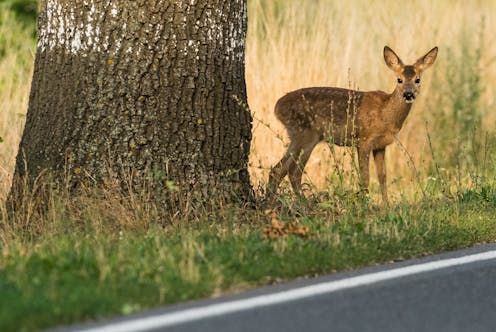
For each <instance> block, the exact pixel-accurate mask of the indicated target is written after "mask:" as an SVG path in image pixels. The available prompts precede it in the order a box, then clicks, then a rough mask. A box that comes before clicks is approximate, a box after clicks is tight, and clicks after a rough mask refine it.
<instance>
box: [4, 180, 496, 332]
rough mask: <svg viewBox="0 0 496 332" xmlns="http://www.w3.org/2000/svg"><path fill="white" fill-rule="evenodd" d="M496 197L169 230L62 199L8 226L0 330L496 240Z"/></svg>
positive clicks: (133, 213) (132, 211)
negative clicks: (42, 212) (44, 211)
mask: <svg viewBox="0 0 496 332" xmlns="http://www.w3.org/2000/svg"><path fill="white" fill-rule="evenodd" d="M495 195H496V192H495V191H494V190H493V189H489V188H483V189H481V190H480V191H467V192H465V193H464V194H462V195H460V197H459V198H457V199H456V200H453V201H448V200H434V201H425V202H420V203H416V204H413V205H412V204H407V203H402V204H399V205H397V206H395V207H394V208H391V209H385V208H381V207H377V206H374V205H371V204H369V203H367V202H364V201H361V200H357V199H355V198H354V197H352V198H349V199H348V200H346V199H344V200H340V201H337V200H328V199H317V198H314V199H311V200H304V201H298V200H296V201H295V200H294V199H293V198H291V197H284V202H281V205H280V207H279V209H278V211H277V212H272V213H270V214H267V213H264V212H262V211H258V210H247V209H240V208H237V207H224V208H219V207H216V208H213V209H206V208H205V209H203V210H197V211H196V212H192V213H191V214H190V215H189V216H185V217H182V218H178V217H170V218H169V219H167V218H166V219H162V220H163V221H166V224H163V225H162V224H160V223H157V222H155V223H153V222H150V221H151V220H153V216H154V215H155V213H156V212H158V211H157V210H155V209H154V208H153V207H152V208H149V209H140V208H137V207H144V206H146V203H144V202H139V200H138V201H135V203H136V204H137V205H133V204H131V203H129V202H127V203H122V202H126V201H122V200H121V199H120V198H122V197H118V196H116V195H114V194H112V193H110V192H106V193H104V192H100V193H98V194H97V193H95V192H91V193H89V194H88V195H87V196H85V197H79V198H78V199H72V204H68V202H70V201H71V199H69V198H67V197H65V196H64V195H63V194H61V193H57V194H56V195H54V196H52V198H51V199H50V202H51V203H50V206H49V209H48V211H46V213H44V214H43V217H42V218H40V217H37V216H36V213H37V212H36V211H33V213H32V218H33V219H32V220H31V221H30V220H29V219H27V218H26V217H25V218H19V217H18V218H16V220H15V221H16V222H15V223H11V224H8V225H4V227H2V237H1V243H2V244H1V247H0V253H1V257H2V259H1V260H0V291H1V294H2V296H1V297H0V307H1V308H2V310H1V312H0V330H2V331H23V330H26V331H27V330H35V329H40V328H46V327H50V326H55V325H60V324H69V323H74V322H81V321H85V320H93V319H97V318H102V317H110V316H113V315H120V314H129V313H132V312H136V311H140V310H143V309H146V308H152V307H155V306H158V305H163V304H168V303H176V302H180V301H185V300H190V299H196V298H205V297H209V296H215V295H219V294H222V293H228V292H236V291H240V290H243V289H248V288H251V287H255V286H257V285H266V284H271V283H274V282H280V281H283V280H288V279H292V278H297V277H302V276H315V275H318V274H321V273H327V272H331V271H336V270H347V269H352V268H357V267H360V266H366V265H369V264H375V263H379V262H388V261H391V260H398V259H406V258H409V257H416V256H419V255H425V254H430V253H435V252H439V251H444V250H449V249H454V248H460V247H465V246H470V245H473V244H476V243H481V242H488V241H493V240H494V239H496V218H495V217H494V216H495V215H496V197H495ZM25 216H27V214H25ZM33 223H36V224H33ZM290 225H291V226H290ZM290 229H298V230H300V231H296V232H294V231H289V230H290Z"/></svg>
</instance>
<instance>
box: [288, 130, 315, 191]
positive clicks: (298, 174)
mask: <svg viewBox="0 0 496 332" xmlns="http://www.w3.org/2000/svg"><path fill="white" fill-rule="evenodd" d="M319 142H320V135H318V133H315V132H310V131H308V132H306V133H304V135H302V137H301V140H300V144H301V149H300V153H299V155H298V156H297V158H296V159H295V165H294V167H290V168H289V181H290V182H291V187H292V188H293V191H294V192H295V194H297V195H301V190H302V185H301V178H302V176H303V170H304V169H305V166H306V164H307V162H308V159H309V158H310V155H311V154H312V151H313V149H314V148H315V146H316V145H317V144H318V143H319Z"/></svg>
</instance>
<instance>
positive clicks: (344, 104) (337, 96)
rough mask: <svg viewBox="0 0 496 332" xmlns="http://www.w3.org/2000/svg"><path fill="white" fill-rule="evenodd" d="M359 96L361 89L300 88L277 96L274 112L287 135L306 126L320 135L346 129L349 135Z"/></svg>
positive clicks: (360, 96) (359, 99) (361, 94)
mask: <svg viewBox="0 0 496 332" xmlns="http://www.w3.org/2000/svg"><path fill="white" fill-rule="evenodd" d="M363 96H364V92H361V91H355V90H349V89H342V88H332V87H316V88H304V89H300V90H296V91H293V92H290V93H288V94H287V95H285V96H283V97H282V98H281V99H279V101H278V102H277V104H276V107H275V114H276V116H277V118H278V119H279V120H280V121H281V122H282V123H283V124H284V126H285V127H286V128H287V130H288V134H289V135H290V136H293V134H295V133H297V132H301V131H304V130H307V129H311V130H314V131H317V132H318V133H319V134H320V135H322V137H323V136H325V135H326V132H328V131H331V132H332V133H337V132H343V133H344V132H348V133H349V134H346V136H350V134H351V133H352V128H356V127H357V123H358V122H357V114H358V110H359V108H360V104H361V102H362V98H363ZM323 138H324V137H323ZM336 143H338V142H336ZM340 145H341V144H340Z"/></svg>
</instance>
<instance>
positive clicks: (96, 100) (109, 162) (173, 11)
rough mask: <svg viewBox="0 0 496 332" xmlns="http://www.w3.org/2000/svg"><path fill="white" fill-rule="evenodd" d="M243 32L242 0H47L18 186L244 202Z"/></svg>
mask: <svg viewBox="0 0 496 332" xmlns="http://www.w3.org/2000/svg"><path fill="white" fill-rule="evenodd" d="M246 29H247V16H246V0H230V1H223V0H190V1H185V0H168V1H164V0H137V1H126V0H110V1H109V0H84V1H82V0H79V1H73V0H42V4H41V12H40V18H39V29H38V31H39V32H38V34H39V35H38V49H37V54H36V59H35V70H34V76H33V82H32V90H31V96H30V102H29V109H28V114H27V119H26V127H25V130H24V134H23V137H22V141H21V144H20V149H19V154H18V156H17V163H16V170H15V175H14V186H15V185H16V183H20V182H22V181H21V180H22V179H29V181H30V182H32V181H33V180H34V179H36V178H37V177H38V176H39V175H40V174H41V173H42V172H45V171H47V172H48V173H49V174H50V175H51V177H52V178H53V179H55V181H56V182H59V183H60V182H62V181H63V182H64V183H67V184H69V186H71V187H77V186H78V185H80V184H81V183H87V182H94V183H106V182H107V181H113V182H115V183H119V184H120V185H121V186H122V187H127V186H129V185H130V187H131V188H133V190H137V189H139V188H141V187H142V185H143V184H144V183H147V184H148V185H152V187H153V190H154V191H157V192H158V193H159V194H163V193H164V191H167V190H170V189H171V188H178V190H179V191H180V192H188V193H194V194H196V195H200V196H202V197H207V196H209V195H212V194H213V193H222V194H223V195H224V196H226V197H231V198H232V197H234V196H236V197H238V198H241V199H247V198H248V197H249V196H250V195H251V192H252V189H251V185H250V181H249V174H248V171H247V163H248V154H249V150H250V141H251V121H252V119H251V115H250V113H249V111H248V109H247V107H246V106H244V105H247V102H246V85H245V77H244V59H245V58H244V57H245V55H244V54H245V52H244V51H245V40H246ZM172 184H173V185H172ZM175 190H176V189H175Z"/></svg>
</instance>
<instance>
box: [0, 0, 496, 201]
mask: <svg viewBox="0 0 496 332" xmlns="http://www.w3.org/2000/svg"><path fill="white" fill-rule="evenodd" d="M2 15H4V17H2V21H3V24H1V25H0V35H2V36H13V37H12V38H11V40H7V41H5V45H6V47H5V49H6V51H7V56H6V57H4V58H3V59H2V60H1V61H0V111H1V115H0V136H1V137H2V138H3V139H4V143H3V144H1V145H0V148H1V149H0V199H1V198H2V197H5V194H6V192H7V190H8V187H9V182H10V181H9V179H10V178H11V176H12V171H13V168H14V163H15V156H16V153H17V147H18V144H19V140H20V137H21V133H22V127H23V123H24V114H25V112H26V110H27V103H28V96H29V85H30V77H31V70H32V68H31V65H29V64H30V63H32V62H33V51H34V48H33V44H32V42H31V41H29V34H28V33H27V32H25V31H24V32H23V30H22V28H21V27H20V26H19V25H18V24H17V23H16V22H15V20H13V19H12V17H5V15H7V14H5V13H3V14H2ZM495 16H496V2H494V1H492V0H485V1H483V0H478V1H461V0H439V1H432V0H417V1H410V2H398V1H394V0H388V1H376V2H370V1H365V0H353V1H331V0H315V1H300V0H249V38H248V47H247V84H248V93H249V103H250V107H251V110H252V112H253V114H254V117H255V119H256V120H255V126H254V140H253V148H252V155H251V166H250V171H251V174H252V180H253V182H254V184H255V185H258V184H260V183H265V181H266V179H267V174H268V170H269V168H270V167H271V166H272V165H273V164H274V163H276V162H277V161H278V160H279V158H280V157H281V156H282V154H283V152H284V146H285V143H286V142H287V140H286V134H285V132H284V130H283V128H282V127H281V125H280V124H279V123H278V121H277V120H276V119H275V118H274V116H273V112H272V110H273V105H274V104H275V102H276V101H277V99H278V98H279V97H281V96H282V95H283V94H285V93H286V92H289V91H291V90H294V89H297V88H300V87H305V86H339V87H353V88H359V89H361V90H377V89H380V90H384V91H388V92H390V91H391V90H392V89H393V87H394V82H395V80H394V76H393V74H392V73H391V72H390V71H389V70H388V69H387V68H386V66H385V65H384V61H383V59H382V48H383V46H384V45H386V44H387V45H389V46H391V47H392V48H393V49H395V50H396V51H397V52H398V53H399V54H400V56H401V57H402V58H403V60H404V61H405V62H412V61H414V60H415V59H416V58H417V57H419V56H420V55H422V54H424V53H425V52H426V51H427V50H429V49H430V48H431V47H433V46H435V45H437V46H439V47H440V53H439V58H438V61H437V63H436V64H435V65H434V66H433V68H432V69H431V70H429V71H428V72H427V73H426V74H425V79H424V81H423V92H422V94H421V97H420V99H419V100H418V101H417V102H416V104H415V106H414V109H413V111H412V114H411V115H410V117H409V119H408V120H407V122H406V124H405V126H404V128H403V130H402V132H401V134H400V139H401V141H402V142H403V144H404V146H405V147H406V148H407V149H408V151H409V152H410V154H411V155H412V156H413V160H414V162H415V164H416V165H417V167H418V168H419V169H420V171H421V173H422V176H423V178H426V177H427V172H426V169H427V166H424V165H431V164H432V162H431V160H432V153H431V151H430V149H429V144H428V140H427V135H426V122H428V123H429V131H430V135H431V139H432V141H433V142H434V143H436V142H437V140H436V139H437V136H438V133H437V132H436V129H435V127H436V126H434V125H433V124H434V123H436V121H437V119H438V118H439V116H440V115H441V114H443V115H447V114H448V115H449V114H450V113H451V112H452V104H450V103H449V102H448V101H446V99H445V98H443V94H446V91H447V89H448V83H449V82H448V81H447V77H448V71H450V70H451V71H453V70H455V71H456V70H458V69H459V68H455V69H453V68H452V66H453V61H452V59H451V58H450V56H449V55H448V54H449V53H448V50H451V53H453V55H455V56H456V55H458V54H461V49H462V45H461V43H462V38H463V36H464V35H466V36H468V38H465V40H463V43H464V47H468V48H474V49H475V48H478V47H480V46H481V45H482V46H483V48H482V53H481V56H480V61H479V62H478V65H479V66H480V72H481V85H482V86H483V87H484V89H483V90H482V95H481V97H480V106H481V109H480V112H481V114H482V117H483V122H484V123H485V124H486V125H487V126H488V128H489V127H490V126H491V125H493V124H494V122H495V117H494V115H493V114H495V112H494V111H495V108H496V107H495V85H494V84H493V83H492V82H495V81H496V63H495V59H496V45H495V44H494V43H493V42H492V38H493V36H492V32H493V31H496V17H495ZM482 21H484V22H485V23H484V25H483V24H482V23H481V22H482ZM4 29H9V30H10V31H9V32H8V33H7V31H2V30H4ZM12 29H14V30H15V31H14V33H13V32H12ZM481 29H482V30H483V31H484V32H485V33H484V34H483V35H482V40H480V38H479V37H480V31H481ZM443 144H452V145H453V144H457V142H456V141H453V140H451V141H450V140H449V139H448V140H447V143H443ZM434 147H435V149H436V151H435V152H436V154H437V155H441V156H442V154H443V151H442V149H444V148H446V149H448V148H449V147H448V146H439V145H438V144H434ZM440 149H441V150H440ZM343 154H346V153H345V152H343V151H342V150H340V149H338V150H337V153H336V155H335V157H337V158H338V159H339V162H338V163H337V164H339V166H340V167H344V168H345V169H346V168H348V169H349V168H350V167H349V165H350V164H351V163H350V157H349V155H350V153H349V152H347V154H348V156H347V157H346V158H343V157H342V156H343ZM440 159H442V158H440ZM407 161H408V157H407V156H406V154H405V153H404V152H403V151H402V150H401V149H400V148H399V147H398V146H397V145H394V146H392V147H390V148H389V152H388V169H389V171H390V172H389V182H390V183H392V184H393V185H392V188H391V193H392V194H393V196H394V193H395V192H396V193H397V192H398V191H399V190H398V188H403V191H404V192H405V188H410V191H411V192H415V191H418V188H416V186H415V185H414V184H412V181H413V180H414V171H413V170H412V168H411V167H409V166H408V163H407ZM335 165H336V163H335V162H333V158H332V157H331V154H330V153H329V149H328V148H327V147H326V146H325V145H322V146H319V147H318V148H317V149H316V151H315V152H314V154H313V156H312V158H311V160H310V162H309V165H308V167H307V173H308V177H307V179H306V181H307V182H311V183H313V184H314V185H316V187H317V188H324V187H326V186H328V185H329V184H330V182H332V180H330V174H331V173H332V169H333V167H334V166H335ZM372 179H373V185H375V186H376V187H377V183H376V182H375V177H372ZM373 192H375V193H377V190H374V191H373Z"/></svg>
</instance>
